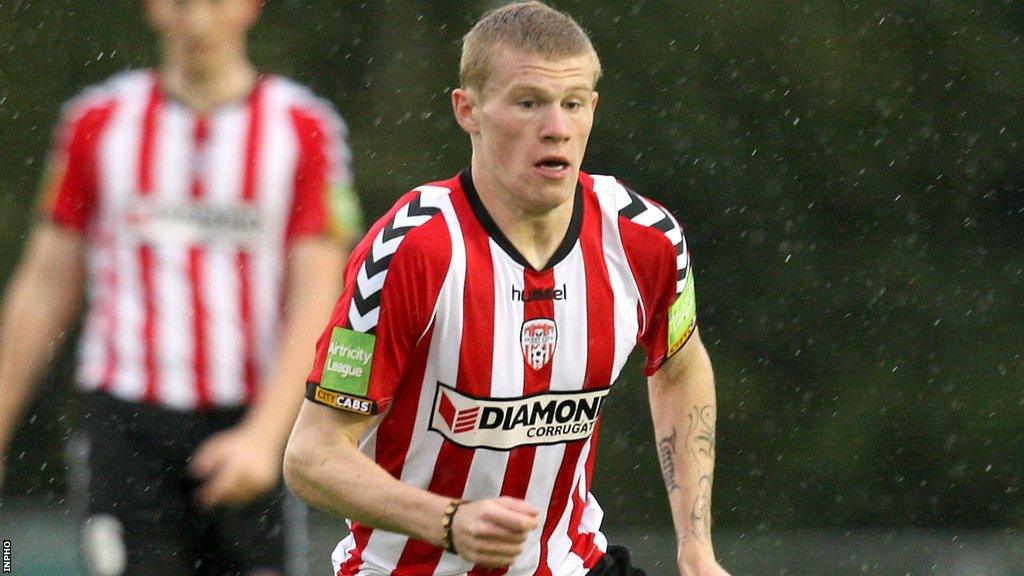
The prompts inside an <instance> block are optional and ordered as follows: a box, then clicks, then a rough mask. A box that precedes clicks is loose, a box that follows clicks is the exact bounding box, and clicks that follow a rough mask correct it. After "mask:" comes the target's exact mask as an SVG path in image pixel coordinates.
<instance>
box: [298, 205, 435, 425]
mask: <svg viewBox="0 0 1024 576" xmlns="http://www.w3.org/2000/svg"><path fill="white" fill-rule="evenodd" d="M413 194H414V196H412V197H411V199H410V197H409V196H408V195H407V196H406V197H404V198H403V200H404V202H403V201H400V202H399V204H398V205H397V206H396V208H393V209H392V211H391V212H389V214H388V215H387V216H385V217H384V218H382V219H381V220H380V221H378V222H377V223H376V224H374V226H373V228H371V230H370V232H369V233H368V234H367V235H366V237H364V238H363V240H362V241H361V242H360V243H359V245H358V246H356V249H355V250H354V251H353V253H352V257H351V258H350V259H349V263H348V265H347V266H346V270H345V293H344V294H343V295H342V296H341V298H340V299H339V300H338V303H337V305H336V306H335V309H334V312H333V314H332V316H331V321H330V323H329V325H328V326H327V328H326V329H325V330H324V332H323V333H322V334H321V336H320V340H319V341H318V343H317V350H316V361H315V363H314V366H313V370H312V372H311V373H310V375H309V378H308V382H307V386H306V398H308V399H309V400H312V401H314V402H318V403H320V404H324V405H327V406H330V407H332V408H337V409H341V410H346V411H350V412H356V413H360V414H375V413H378V412H381V411H383V410H385V409H386V408H387V406H388V405H390V403H391V400H392V399H393V397H394V395H395V393H396V390H397V389H398V387H399V386H400V385H401V384H402V383H403V382H404V381H406V380H407V379H408V378H409V377H410V365H411V358H412V357H413V356H414V354H415V351H416V347H417V345H418V344H419V343H420V341H421V338H422V336H423V335H424V334H425V332H426V330H427V329H428V327H429V325H430V321H431V319H432V317H433V310H434V305H435V303H436V301H437V297H438V294H439V292H440V290H441V286H442V284H443V282H444V279H445V277H446V276H447V271H448V263H449V262H450V259H451V240H450V237H449V235H448V232H447V228H446V227H445V224H444V219H443V218H433V214H435V213H436V209H430V208H427V207H425V206H423V205H421V204H420V202H419V196H418V193H413ZM396 240H397V241H396Z"/></svg>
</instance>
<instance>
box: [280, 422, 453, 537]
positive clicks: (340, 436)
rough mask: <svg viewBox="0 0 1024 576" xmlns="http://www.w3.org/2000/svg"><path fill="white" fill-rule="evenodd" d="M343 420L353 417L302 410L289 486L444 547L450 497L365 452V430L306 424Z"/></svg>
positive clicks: (325, 506) (292, 444) (319, 503)
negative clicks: (411, 481) (394, 472)
mask: <svg viewBox="0 0 1024 576" xmlns="http://www.w3.org/2000/svg"><path fill="white" fill-rule="evenodd" d="M339 417H340V418H350V416H348V415H340V416H339V415H338V414H336V413H334V412H333V411H331V410H330V409H328V408H324V407H322V406H316V405H313V404H311V403H307V405H306V406H304V407H303V408H302V411H301V412H300V415H299V422H298V423H297V424H296V426H295V430H294V431H293V432H292V437H291V439H290V440H289V442H288V450H287V452H286V453H285V465H284V470H285V479H286V481H287V482H288V485H289V487H291V489H292V490H293V491H294V492H295V493H296V494H297V495H299V496H300V497H301V498H302V499H304V500H306V501H307V502H309V503H310V504H312V505H314V506H316V507H317V508H320V509H322V510H325V511H327V512H330V513H331V514H334V515H336V516H340V517H343V518H348V519H350V520H353V521H355V522H359V523H361V524H364V525H367V526H373V527H374V528H379V529H383V530H387V531H391V532H398V533H402V534H407V535H409V536H411V537H412V538H415V539H418V540H423V541H426V542H429V543H431V544H434V545H439V544H440V541H441V519H442V517H443V515H444V509H445V507H446V506H447V505H448V503H449V502H450V499H449V498H446V497H443V496H440V495H437V494H432V493H430V492H427V491H425V490H421V489H419V488H414V487H412V486H409V485H407V484H404V483H402V482H400V481H399V480H397V479H395V478H394V477H393V476H391V475H390V474H389V473H388V472H387V471H385V470H384V469H383V468H381V467H380V466H379V465H378V464H377V463H376V462H374V461H373V460H371V459H370V458H369V457H367V456H366V455H365V454H363V453H362V452H360V451H359V449H358V448H357V447H356V446H357V444H356V443H357V441H358V434H360V433H361V430H362V429H363V428H362V427H359V428H355V429H353V428H348V430H349V431H348V432H345V431H342V432H340V433H338V432H336V431H338V430H343V429H344V427H340V426H338V425H336V424H335V425H325V426H312V427H311V426H309V425H307V424H306V422H309V421H320V422H323V421H325V420H328V419H333V418H339ZM304 420H305V422H304ZM328 431H331V432H328Z"/></svg>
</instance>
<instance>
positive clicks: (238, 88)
mask: <svg viewBox="0 0 1024 576" xmlns="http://www.w3.org/2000/svg"><path fill="white" fill-rule="evenodd" d="M160 77H161V80H162V82H163V85H164V90H165V91H166V92H168V93H169V94H170V95H171V96H173V97H175V98H177V99H178V100H180V101H181V102H182V103H183V104H185V105H186V106H188V107H189V108H192V109H193V110H195V111H196V112H200V113H202V112H209V111H210V110H213V109H214V108H217V107H218V106H221V105H223V104H227V103H229V102H233V101H235V100H238V99H240V98H242V97H243V96H245V95H246V94H248V93H249V92H250V91H251V90H252V88H253V86H254V85H255V84H256V80H257V77H258V74H257V72H256V69H255V67H254V66H253V65H252V63H251V62H250V61H249V59H248V58H246V57H245V55H244V54H241V55H225V56H224V57H223V58H220V59H218V60H217V61H215V62H210V63H208V64H207V65H206V66H203V67H199V66H187V65H186V64H185V63H184V62H181V61H177V62H175V61H173V59H168V60H167V61H166V62H165V64H164V66H163V67H162V68H161V70H160Z"/></svg>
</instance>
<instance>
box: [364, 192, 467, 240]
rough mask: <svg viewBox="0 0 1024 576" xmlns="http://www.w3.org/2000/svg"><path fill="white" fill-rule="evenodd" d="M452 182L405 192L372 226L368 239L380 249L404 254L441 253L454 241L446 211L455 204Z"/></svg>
mask: <svg viewBox="0 0 1024 576" xmlns="http://www.w3.org/2000/svg"><path fill="white" fill-rule="evenodd" d="M453 190H454V186H453V185H452V182H451V181H450V180H449V181H443V180H442V181H437V182H430V183H427V184H423V185H421V186H417V187H416V188H413V189H412V190H410V191H408V192H406V193H405V194H403V195H402V196H401V197H400V198H399V199H398V200H397V201H396V202H395V203H394V204H393V205H392V206H391V209H390V210H388V211H387V213H386V214H384V216H382V217H381V218H380V219H379V220H377V222H376V223H374V225H373V226H372V227H371V228H370V231H369V233H368V234H367V238H366V240H370V241H372V242H373V244H374V246H375V247H376V248H378V249H379V251H381V250H383V249H384V248H387V250H386V251H388V252H391V253H394V252H397V251H398V249H399V247H401V251H402V252H403V254H437V253H438V252H439V251H440V250H439V248H440V247H442V246H443V245H445V244H450V233H451V232H450V230H449V229H448V227H447V225H446V223H445V220H444V216H443V213H444V211H445V209H446V208H447V207H450V206H451V194H452V192H453Z"/></svg>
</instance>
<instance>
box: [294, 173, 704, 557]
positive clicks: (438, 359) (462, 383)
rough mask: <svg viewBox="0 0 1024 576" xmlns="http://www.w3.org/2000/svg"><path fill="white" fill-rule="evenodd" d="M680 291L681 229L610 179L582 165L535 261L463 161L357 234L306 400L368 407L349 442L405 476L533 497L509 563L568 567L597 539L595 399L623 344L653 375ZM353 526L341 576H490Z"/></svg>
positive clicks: (679, 340)
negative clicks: (568, 209)
mask: <svg viewBox="0 0 1024 576" xmlns="http://www.w3.org/2000/svg"><path fill="white" fill-rule="evenodd" d="M692 286H693V284H692V274H690V266H689V256H688V253H687V251H686V244H685V241H684V239H683V234H682V230H681V228H680V227H679V225H678V224H677V223H676V221H675V220H674V219H673V218H672V216H671V215H669V213H668V212H667V211H666V210H665V209H664V208H662V207H660V206H658V205H656V204H654V203H653V202H651V201H649V200H647V199H644V198H642V197H640V196H638V195H637V194H635V193H633V192H631V191H629V190H628V189H627V188H625V187H624V186H623V185H622V184H620V183H619V182H618V181H617V180H615V179H614V178H611V177H607V176H589V175H586V174H581V175H580V180H579V186H578V187H577V193H576V197H575V200H574V213H573V216H572V223H571V225H570V228H569V231H568V232H567V234H566V237H565V239H564V240H563V242H562V244H561V246H560V247H559V248H558V250H557V251H556V253H555V254H554V256H553V257H552V259H551V261H550V263H549V264H548V266H547V267H546V268H544V269H543V270H535V269H533V268H532V267H531V266H530V265H529V264H527V263H526V261H525V259H524V258H523V257H522V256H521V255H520V254H519V253H518V252H517V251H516V249H515V248H514V247H513V246H512V244H511V243H510V242H509V241H508V240H507V239H506V238H505V237H504V236H503V235H502V233H501V232H500V230H499V229H498V228H497V226H496V225H495V224H494V223H493V220H491V218H490V217H489V215H488V214H487V212H486V210H485V209H484V208H483V205H482V203H481V202H480V200H479V197H478V196H477V194H476V192H475V190H474V188H473V184H472V177H471V175H470V174H469V172H464V173H462V174H461V175H460V176H458V177H455V178H452V179H450V180H447V181H444V182H437V183H433V184H429V185H425V186H421V187H419V188H417V189H415V190H414V191H412V192H410V193H409V194H407V195H405V196H404V197H403V198H402V199H401V200H400V201H399V202H398V203H397V204H396V205H395V206H394V208H393V209H392V210H391V211H390V212H389V213H388V214H387V215H386V216H384V217H383V218H382V219H381V220H380V221H378V222H377V223H376V224H375V225H374V226H373V228H372V229H371V230H370V232H369V233H368V234H367V236H366V237H365V238H364V239H363V241H362V242H361V243H360V244H359V245H358V246H357V247H356V249H355V251H354V252H353V255H352V257H351V259H350V261H349V265H348V267H347V271H346V290H345V293H344V294H343V295H342V297H341V299H340V300H339V302H338V305H337V307H336V308H335V310H334V314H333V318H332V321H331V323H330V325H329V326H328V328H327V330H326V331H325V332H324V334H323V336H322V337H321V339H320V341H319V343H318V350H317V362H316V365H315V367H314V369H313V371H312V373H311V376H310V382H309V385H308V387H307V398H309V399H311V400H313V401H317V402H320V403H323V404H326V405H328V406H332V407H335V408H341V409H346V410H350V411H354V412H361V413H364V414H371V413H378V414H380V415H381V417H380V418H379V419H378V420H377V421H376V423H375V424H374V426H372V427H371V429H370V430H369V431H368V432H367V434H366V435H365V436H364V438H363V439H362V440H361V442H360V448H361V450H363V451H364V452H365V453H366V454H367V455H368V456H369V457H370V458H373V459H374V460H375V461H376V462H377V463H378V464H379V465H380V466H382V467H383V468H384V469H385V470H387V471H388V472H389V473H391V474H392V475H393V476H394V477H396V478H398V479H400V480H401V481H403V482H405V483H407V484H410V485H412V486H416V487H419V488H423V489H427V490H430V491H431V492H434V493H437V494H442V495H446V496H449V497H451V498H462V499H467V500H478V499H483V498H490V497H497V496H499V495H508V496H513V497H517V498H523V499H525V500H527V501H528V502H530V503H531V504H532V505H534V506H536V507H537V508H539V509H540V510H542V516H541V522H540V527H539V528H538V529H537V530H535V531H534V532H533V533H532V534H531V535H530V540H529V541H528V542H527V546H526V551H525V552H524V553H523V554H522V555H521V556H520V557H519V559H518V560H517V561H516V562H515V564H513V565H512V566H511V567H510V569H509V571H508V573H509V574H512V575H543V576H555V575H557V576H579V575H582V574H585V573H586V572H587V570H588V569H589V568H590V567H592V566H593V565H594V564H595V563H596V562H597V561H598V560H599V559H600V557H601V556H602V554H603V553H604V550H605V549H606V540H605V538H604V536H602V534H601V532H600V530H599V528H600V523H601V519H602V515H603V513H602V511H601V508H600V506H598V503H597V501H596V500H595V499H594V497H593V496H592V495H591V493H590V486H591V474H592V471H593V464H594V457H595V444H596V442H597V437H598V429H599V428H600V411H601V407H602V405H603V403H604V400H605V397H606V395H607V394H608V393H609V391H610V389H611V386H612V383H613V382H614V381H615V380H616V378H617V377H618V375H619V372H620V370H621V369H622V367H623V366H624V364H625V363H626V359H627V357H628V356H629V354H630V352H631V351H632V350H633V349H634V347H635V346H636V344H637V343H639V344H641V345H642V346H643V348H644V349H645V350H646V352H647V365H646V371H647V373H648V374H652V373H653V372H655V371H656V370H657V369H658V368H659V367H660V366H661V364H662V363H663V362H664V361H665V359H666V358H667V357H668V356H669V355H670V354H671V352H674V351H675V349H678V348H679V347H680V346H681V345H682V344H683V342H685V340H686V339H687V338H688V337H689V335H690V333H691V332H692V331H693V326H694V324H693V316H692V314H690V315H689V317H688V319H687V321H686V326H685V327H684V329H682V330H678V329H677V330H674V331H673V329H672V328H671V327H670V326H669V324H670V321H669V316H670V308H671V307H673V306H674V304H673V302H677V301H680V300H683V297H681V295H682V296H686V297H689V298H690V299H691V300H690V301H691V302H692ZM677 323H678V322H677ZM438 521H440V519H438ZM351 530H352V533H351V536H349V537H348V538H347V539H345V540H343V541H342V542H341V543H340V544H339V545H338V548H337V549H336V550H335V554H334V562H335V569H336V573H337V574H338V575H339V576H350V575H357V574H358V575H370V574H395V575H401V576H429V575H454V574H467V573H468V574H471V575H482V574H492V572H488V571H485V570H483V569H481V568H480V567H474V566H473V565H471V564H470V563H469V562H467V561H466V560H464V559H463V558H461V557H458V556H456V555H453V554H450V553H447V552H444V551H442V550H441V549H439V548H436V547H433V546H431V545H430V544H427V543H424V542H421V541H416V540H412V539H410V538H408V537H406V536H403V535H401V534H396V533H392V532H387V531H383V530H375V529H372V528H370V527H368V526H364V525H361V524H358V523H352V524H351ZM500 573H501V572H494V574H500Z"/></svg>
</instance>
